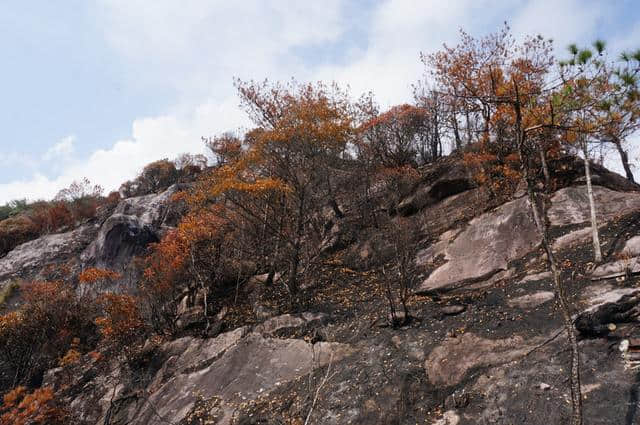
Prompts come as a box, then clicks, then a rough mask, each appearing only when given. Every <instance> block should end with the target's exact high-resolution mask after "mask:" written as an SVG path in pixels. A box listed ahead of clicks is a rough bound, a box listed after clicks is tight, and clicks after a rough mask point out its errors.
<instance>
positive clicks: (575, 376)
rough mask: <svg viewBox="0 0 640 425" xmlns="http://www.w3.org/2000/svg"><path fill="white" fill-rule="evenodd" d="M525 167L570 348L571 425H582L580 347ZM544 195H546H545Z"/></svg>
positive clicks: (534, 212) (530, 196) (531, 203)
mask: <svg viewBox="0 0 640 425" xmlns="http://www.w3.org/2000/svg"><path fill="white" fill-rule="evenodd" d="M524 167H525V179H526V181H527V195H528V198H529V204H530V207H531V212H532V214H533V219H534V222H535V223H536V227H537V228H538V231H539V232H540V235H541V236H542V245H543V247H544V250H545V253H546V254H547V264H548V267H549V269H550V271H551V274H552V275H553V284H554V286H555V290H556V297H557V302H558V306H559V307H560V311H561V313H562V322H563V325H564V328H565V330H566V332H567V339H568V340H569V345H570V348H571V375H570V382H571V405H572V409H573V411H572V415H571V425H582V388H581V383H580V349H579V347H578V340H577V339H576V333H575V329H574V327H573V320H572V319H571V312H570V310H569V304H568V302H567V298H566V295H565V292H564V286H563V285H562V279H561V276H560V271H559V270H558V265H557V263H556V259H555V256H554V254H553V251H552V250H551V244H550V243H549V227H548V224H547V220H546V214H545V207H544V204H545V203H544V202H542V208H541V210H542V211H540V210H539V207H538V202H537V199H536V196H535V193H534V190H533V182H531V179H530V178H529V176H528V172H527V171H526V168H527V167H526V165H525V166H524ZM545 196H546V195H545Z"/></svg>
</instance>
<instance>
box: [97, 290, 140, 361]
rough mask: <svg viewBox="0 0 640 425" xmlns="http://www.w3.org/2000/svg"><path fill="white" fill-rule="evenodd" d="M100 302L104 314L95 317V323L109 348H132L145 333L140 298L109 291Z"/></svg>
mask: <svg viewBox="0 0 640 425" xmlns="http://www.w3.org/2000/svg"><path fill="white" fill-rule="evenodd" d="M98 302H99V303H100V305H101V306H102V309H103V312H104V315H103V316H101V317H98V318H97V319H95V323H96V325H97V326H98V329H99V330H100V334H101V335H102V338H103V343H105V344H106V345H107V346H108V348H112V349H117V348H130V347H132V346H133V345H134V344H135V342H137V341H138V340H139V339H140V337H141V336H142V335H144V333H145V325H144V322H143V320H142V317H141V315H140V310H139V309H138V305H139V303H140V300H139V299H138V298H136V297H134V296H132V295H125V294H111V293H109V294H104V295H102V296H101V297H100V298H99V299H98Z"/></svg>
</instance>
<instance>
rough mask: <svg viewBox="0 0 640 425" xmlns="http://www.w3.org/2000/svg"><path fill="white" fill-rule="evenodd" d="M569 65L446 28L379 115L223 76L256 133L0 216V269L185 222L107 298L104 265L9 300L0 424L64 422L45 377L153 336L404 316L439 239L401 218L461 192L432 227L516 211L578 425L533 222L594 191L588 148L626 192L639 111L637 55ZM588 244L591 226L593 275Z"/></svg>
mask: <svg viewBox="0 0 640 425" xmlns="http://www.w3.org/2000/svg"><path fill="white" fill-rule="evenodd" d="M567 56H568V59H567V60H565V61H558V60H557V59H556V58H555V57H554V56H553V49H552V42H551V41H550V40H547V39H545V38H543V37H541V36H535V37H530V38H527V39H526V40H525V41H524V42H522V43H517V42H516V41H515V40H514V39H513V37H512V36H511V34H510V32H509V29H508V27H506V26H505V27H504V28H503V29H501V30H500V31H498V32H497V33H495V34H492V35H489V36H487V37H483V38H480V39H476V38H474V37H472V36H470V35H469V34H466V33H464V32H462V33H461V42H460V44H458V45H456V46H454V47H449V46H445V47H444V48H443V49H442V50H441V51H439V52H436V53H433V54H424V55H422V61H423V62H424V65H425V77H424V81H421V82H419V83H417V84H415V87H414V94H415V99H414V102H413V104H404V105H398V106H394V107H391V108H389V109H387V110H381V107H380V106H379V105H378V104H377V103H376V102H375V100H374V97H373V95H371V94H369V95H365V96H363V97H361V98H359V99H357V100H354V99H353V98H352V96H351V95H350V93H349V92H348V91H346V90H344V89H342V88H340V87H339V86H337V85H335V84H324V83H298V82H295V81H292V82H288V83H271V82H267V81H265V82H254V81H240V80H238V81H236V82H235V85H236V87H237V90H238V95H239V98H240V101H241V104H242V107H243V108H244V110H245V111H246V112H247V114H248V116H249V117H250V118H251V120H252V121H253V124H254V128H253V129H251V130H250V131H247V132H246V133H244V134H242V135H233V134H224V135H220V136H217V137H213V138H206V139H204V140H203V141H204V142H205V143H206V145H207V147H208V149H209V150H210V153H211V155H210V158H209V159H207V158H206V157H204V156H200V155H186V154H185V155H183V156H181V157H180V158H178V159H177V160H175V161H170V160H167V159H164V160H160V161H156V162H154V163H151V164H149V165H147V166H146V167H145V168H144V170H143V171H142V172H141V174H140V176H139V177H138V178H136V179H135V180H133V181H130V182H126V183H124V184H123V185H122V187H121V188H120V190H119V192H114V193H111V194H109V195H108V196H103V193H102V192H103V191H102V189H101V188H100V187H98V186H93V185H91V183H89V181H88V180H83V181H80V182H77V183H74V184H72V185H71V186H70V187H69V188H67V189H65V190H63V191H61V192H60V193H59V194H58V196H57V197H56V198H55V199H54V200H53V201H47V202H45V201H39V202H27V201H14V202H12V203H9V204H7V205H5V206H4V207H0V256H4V255H7V254H8V253H9V252H10V251H11V250H12V249H13V248H15V247H16V246H17V245H19V244H21V243H24V242H27V241H29V240H33V239H35V238H38V237H40V236H43V235H47V234H51V233H57V232H64V231H68V230H70V229H73V228H75V227H77V226H79V225H81V224H83V223H85V222H88V221H91V220H98V221H99V220H101V217H106V214H107V212H108V211H112V210H113V209H114V208H115V206H116V205H117V203H118V202H119V201H120V200H121V199H122V198H129V197H134V196H144V195H148V194H151V193H158V192H161V191H163V190H165V189H167V188H168V187H169V186H172V185H174V184H178V185H179V187H180V190H179V191H177V194H176V195H174V197H173V199H172V202H174V203H176V204H180V205H181V206H182V207H181V211H182V212H183V214H182V217H181V218H180V220H179V222H178V223H177V225H176V226H175V227H173V228H171V229H169V230H167V231H166V232H165V234H164V236H163V238H162V239H161V240H160V241H158V242H157V243H153V244H151V245H150V246H149V247H148V248H147V251H146V253H145V255H143V256H142V257H140V258H138V259H137V260H136V267H137V269H138V271H139V273H138V274H137V276H138V277H137V281H136V282H135V285H134V288H133V289H131V290H128V291H119V290H113V287H114V286H113V283H114V282H118V281H119V279H121V278H122V276H121V275H120V274H119V272H118V271H114V270H108V269H101V268H99V267H92V268H87V269H85V270H83V271H82V273H80V274H76V273H71V272H69V268H68V267H67V265H65V264H61V265H59V267H58V269H56V270H55V273H53V272H52V273H50V276H51V278H50V279H41V280H38V281H34V282H31V283H29V284H25V285H22V286H21V287H20V289H18V291H19V293H20V296H21V298H22V301H23V302H22V304H21V305H20V306H19V307H17V308H11V309H9V308H5V309H4V310H5V311H3V314H2V315H1V316H0V346H2V347H3V349H2V350H1V351H0V393H2V394H4V403H3V404H2V406H0V424H3V425H4V424H10V423H11V424H21V423H23V424H27V423H28V424H45V423H50V424H51V423H64V421H63V419H61V418H63V417H65V415H66V414H65V412H66V410H65V406H63V405H62V404H58V403H57V399H56V397H57V396H58V395H56V394H54V393H52V392H51V391H50V389H47V388H46V387H42V386H41V384H42V380H43V375H44V373H45V371H46V370H47V369H50V368H52V367H56V366H60V367H67V368H71V367H73V365H74V364H77V363H78V362H80V361H81V359H82V358H86V357H87V356H91V358H93V359H94V361H95V362H107V361H108V360H109V359H111V358H117V357H118V356H120V357H122V358H130V359H136V358H139V356H141V354H140V353H143V347H146V348H144V349H148V347H149V344H150V343H149V341H154V339H158V338H159V339H164V340H167V339H171V338H176V337H178V336H182V335H186V334H190V335H197V336H203V337H211V336H215V335H217V334H218V333H220V332H221V331H222V330H231V329H234V328H236V327H238V326H241V325H245V324H254V323H256V322H258V321H260V320H261V317H262V316H261V314H262V313H261V312H263V311H265V310H266V311H272V312H276V313H296V312H302V311H308V310H317V311H325V312H328V313H332V314H337V315H343V316H345V317H346V316H349V315H353V314H355V313H354V310H353V309H354V304H358V305H360V306H362V305H365V304H367V303H371V305H372V306H373V305H375V306H382V308H383V310H380V309H378V311H374V310H375V309H376V308H377V307H375V308H372V309H371V310H369V311H367V312H366V314H367V315H366V317H368V318H370V319H372V324H373V323H376V324H382V325H384V326H388V327H390V328H397V327H402V326H407V325H408V324H410V323H411V322H412V321H413V320H420V319H419V317H417V316H419V315H418V314H416V312H415V311H413V310H421V307H420V303H421V302H423V301H424V298H420V297H416V296H415V295H413V288H414V286H415V284H416V283H417V279H418V278H419V277H420V274H419V273H420V272H419V271H417V270H416V266H415V257H416V255H417V253H418V251H419V250H420V249H423V248H426V246H425V244H428V242H430V241H435V238H436V237H437V236H438V235H439V234H441V233H442V232H443V231H445V230H448V228H447V227H443V225H442V224H441V217H433V220H431V221H430V220H425V222H424V223H419V224H420V225H416V223H415V222H414V221H407V220H406V217H407V216H412V215H413V214H415V213H416V212H417V211H420V210H421V209H423V208H424V207H425V206H427V205H430V204H434V203H437V202H440V201H442V200H445V199H447V200H448V199H454V198H453V197H454V196H455V195H457V194H459V193H461V192H464V191H468V190H472V189H473V190H475V192H474V193H476V194H477V197H476V198H474V199H471V198H469V199H466V200H464V202H463V203H462V205H458V204H452V205H453V207H452V208H455V210H451V211H444V213H446V214H451V216H452V217H453V215H454V214H457V215H458V216H459V220H460V222H463V221H465V220H469V219H470V218H472V217H473V216H474V215H478V214H479V213H481V212H483V211H485V210H487V209H490V208H492V207H494V206H497V205H499V204H500V203H502V202H504V201H507V200H510V199H513V198H514V196H516V195H517V196H521V195H522V194H526V196H527V197H528V199H529V205H530V207H531V216H532V217H533V218H534V219H535V221H536V225H537V226H538V230H539V231H540V233H541V234H542V235H543V247H544V248H545V252H546V258H547V265H548V270H549V271H551V273H552V275H553V276H554V283H555V285H556V286H555V289H556V292H557V293H558V298H559V301H560V307H561V309H560V310H561V315H562V319H563V321H564V325H565V326H566V329H567V331H568V332H567V333H568V336H569V343H570V344H569V345H570V347H571V348H572V349H573V357H572V359H573V362H572V366H573V367H572V371H571V374H570V381H571V385H572V395H573V397H572V402H573V414H572V422H571V423H572V424H580V423H581V422H582V413H581V412H582V411H581V400H582V397H581V395H580V370H579V363H580V362H579V353H578V352H577V344H576V335H575V332H574V327H573V323H572V322H571V317H570V312H571V311H570V310H571V307H570V306H569V304H568V303H569V300H567V299H566V297H565V296H564V294H565V282H564V280H565V278H566V275H567V272H566V270H565V268H564V266H563V265H562V264H560V262H559V260H558V259H556V258H555V256H554V253H553V252H552V250H551V248H550V245H549V244H550V242H549V225H548V223H547V220H546V218H545V214H546V208H547V206H548V197H549V194H551V193H552V192H553V191H555V190H557V189H558V188H561V187H565V186H567V185H568V184H571V182H573V181H575V179H576V177H578V175H579V174H583V173H584V174H585V176H586V183H587V185H588V187H589V188H590V187H591V181H590V178H591V174H592V172H593V170H599V174H600V175H602V174H604V173H606V170H604V169H603V168H602V164H601V163H599V162H598V160H599V158H598V157H597V155H596V157H594V154H593V153H594V152H596V153H597V152H602V151H606V149H609V148H613V149H614V152H615V153H617V154H619V156H620V160H621V162H622V165H623V169H624V170H625V175H626V179H627V180H628V183H627V182H625V181H622V182H620V183H619V184H620V185H621V186H625V185H626V184H628V185H633V182H634V176H633V173H632V171H631V167H630V165H629V159H628V154H627V143H628V141H629V137H630V136H631V135H632V134H634V133H635V131H636V130H637V127H638V118H639V114H640V107H639V99H640V95H639V92H638V77H637V73H638V71H639V70H640V69H639V68H638V64H639V63H640V52H635V53H627V54H624V55H623V56H622V59H621V60H613V59H611V58H609V57H608V56H607V54H606V51H605V49H604V45H603V43H601V42H597V43H595V44H594V47H593V48H592V49H580V48H578V47H576V46H572V47H571V50H570V52H569V53H568V54H567ZM443 176H445V177H446V178H443ZM621 179H622V178H621ZM425 187H426V188H428V190H422V191H420V190H418V191H417V192H416V188H425ZM625 187H629V186H625ZM519 191H520V194H519V195H518V192H519ZM590 200H591V207H592V211H593V197H592V195H591V194H590ZM451 202H462V201H459V200H458V201H451ZM594 220H595V219H594ZM456 222H457V221H456V218H455V217H453V218H452V219H451V221H450V222H448V223H449V224H448V226H451V225H452V223H456ZM372 235H376V237H371V236H372ZM425 241H427V242H425ZM600 244H601V243H600V241H599V238H598V227H597V223H595V221H594V222H593V249H594V251H593V252H594V253H593V255H594V258H593V260H594V261H596V262H600V261H602V253H601V252H600ZM82 288H90V290H88V289H82ZM106 288H110V289H108V290H107V289H106ZM434 296H435V295H434ZM374 300H377V301H375V302H374ZM256 305H258V306H259V307H260V308H257V307H256ZM0 308H3V307H2V306H0ZM358 308H361V307H358ZM9 310H11V311H9ZM186 312H189V313H190V314H191V315H192V316H193V317H191V318H190V319H189V320H187V318H186V316H187V314H186ZM371 316H372V317H371ZM303 336H304V337H308V338H321V336H318V335H314V334H312V332H311V330H310V331H309V333H308V334H307V335H303ZM145 341H146V344H145ZM136 356H138V357H136ZM407 382H409V383H408V384H407V385H410V384H411V382H412V381H411V380H408V381H407ZM60 403H62V402H60ZM34 406H35V407H34ZM402 409H404V407H402ZM402 414H403V415H404V414H405V413H402Z"/></svg>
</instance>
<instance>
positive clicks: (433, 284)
mask: <svg viewBox="0 0 640 425" xmlns="http://www.w3.org/2000/svg"><path fill="white" fill-rule="evenodd" d="M447 237H452V238H453V239H452V240H448V239H447ZM540 242H541V236H540V234H539V232H538V230H537V228H536V225H535V223H534V221H533V218H532V217H531V213H530V208H529V202H528V201H527V200H526V199H525V198H520V199H516V200H514V201H511V202H507V203H506V204H504V205H502V206H500V207H498V208H496V209H494V210H492V211H490V212H488V213H485V214H482V215H480V216H479V217H476V218H474V219H473V220H471V221H470V222H469V223H468V226H467V227H466V228H465V229H464V230H462V231H460V232H457V233H456V232H447V233H446V234H445V238H444V239H441V241H440V242H439V243H438V244H435V245H434V246H433V247H431V248H429V249H428V250H427V252H424V251H423V252H422V253H419V256H418V264H419V265H421V266H424V267H426V266H428V265H429V264H430V263H433V262H435V261H437V260H438V259H439V258H442V259H443V260H444V261H445V263H444V264H442V265H441V266H439V267H437V268H436V269H435V270H434V271H433V272H432V273H431V274H430V275H429V277H427V278H426V279H425V280H424V281H423V282H422V284H420V285H419V287H418V288H417V292H418V293H429V292H432V291H446V290H450V289H454V288H456V287H458V286H460V285H459V284H464V283H465V282H467V281H469V282H473V281H475V280H478V279H485V278H488V277H490V276H492V275H494V274H496V273H497V272H499V271H501V270H506V269H507V267H508V265H509V262H511V261H513V260H516V259H519V258H522V257H523V256H525V255H526V254H528V253H530V252H531V251H533V250H534V249H535V248H536V247H537V246H538V245H539V244H540Z"/></svg>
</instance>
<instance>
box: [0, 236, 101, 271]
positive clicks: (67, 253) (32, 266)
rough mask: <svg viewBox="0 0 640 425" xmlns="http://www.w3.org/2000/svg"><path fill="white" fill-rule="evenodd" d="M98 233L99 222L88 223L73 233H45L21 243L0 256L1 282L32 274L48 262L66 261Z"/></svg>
mask: <svg viewBox="0 0 640 425" xmlns="http://www.w3.org/2000/svg"><path fill="white" fill-rule="evenodd" d="M97 232H98V227H97V226H96V225H95V224H85V225H83V226H80V227H79V228H77V229H75V230H73V231H71V232H67V233H58V234H52V235H45V236H42V237H40V238H38V239H35V240H33V241H29V242H26V243H23V244H22V245H19V246H17V247H16V248H14V249H13V250H12V251H10V252H9V253H8V254H7V255H6V256H4V257H3V258H0V281H2V280H5V279H8V278H10V277H25V278H26V277H30V276H31V275H32V274H34V273H36V272H38V271H39V270H40V269H42V268H43V267H45V266H46V265H49V264H56V263H59V262H62V261H66V260H67V259H69V258H70V257H72V256H74V255H77V254H79V253H80V252H81V251H82V250H83V249H84V248H85V247H86V246H87V245H88V244H89V243H90V242H91V241H93V240H94V238H95V237H96V234H97Z"/></svg>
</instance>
